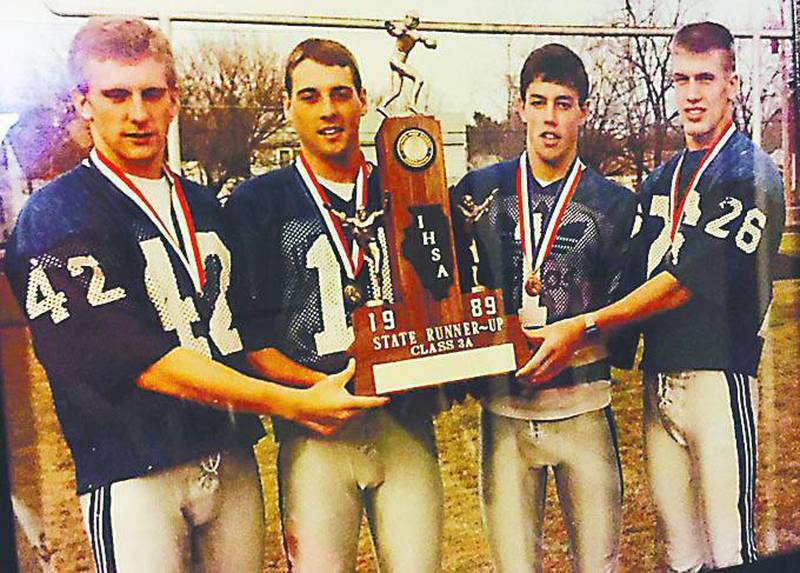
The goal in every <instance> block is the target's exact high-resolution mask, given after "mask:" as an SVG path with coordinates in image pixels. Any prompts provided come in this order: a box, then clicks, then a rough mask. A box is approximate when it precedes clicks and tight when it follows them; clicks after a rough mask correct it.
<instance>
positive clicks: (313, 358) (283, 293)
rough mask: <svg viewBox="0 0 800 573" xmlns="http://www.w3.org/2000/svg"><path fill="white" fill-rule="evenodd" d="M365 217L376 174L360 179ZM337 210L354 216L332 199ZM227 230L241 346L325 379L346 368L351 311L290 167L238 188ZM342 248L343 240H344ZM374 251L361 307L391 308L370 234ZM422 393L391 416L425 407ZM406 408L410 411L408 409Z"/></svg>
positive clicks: (342, 280) (375, 204)
mask: <svg viewBox="0 0 800 573" xmlns="http://www.w3.org/2000/svg"><path fill="white" fill-rule="evenodd" d="M367 187H368V191H367V210H369V211H377V210H380V209H382V208H383V207H382V205H381V199H380V189H379V186H378V176H377V170H374V171H373V173H372V174H371V175H370V177H369V180H368V185H367ZM328 196H329V199H330V201H331V203H334V204H333V206H334V208H336V209H337V210H339V211H342V212H348V213H350V214H352V213H354V211H355V210H354V205H353V204H349V205H348V204H344V202H341V201H339V200H338V198H337V197H336V196H335V194H333V193H328ZM225 212H226V215H227V219H228V224H229V225H230V227H231V229H232V230H233V229H235V237H236V239H235V243H236V244H237V247H236V253H235V257H236V258H237V260H240V261H245V264H244V265H243V266H242V267H241V268H242V269H243V270H244V271H245V272H244V273H243V275H244V276H243V277H242V278H241V280H239V281H238V284H239V286H240V287H241V288H242V291H241V292H238V293H237V296H236V297H235V298H236V300H237V307H236V308H235V309H234V312H235V314H236V316H237V321H238V323H239V324H240V331H241V332H242V335H243V339H244V342H245V346H246V347H247V348H248V349H252V350H256V349H259V348H263V347H266V346H270V347H273V348H276V349H278V350H280V351H281V352H282V353H284V354H285V355H286V356H288V357H289V358H291V359H292V360H294V361H295V362H297V363H299V364H302V365H303V366H307V367H309V368H311V369H313V370H317V371H320V372H325V373H333V372H337V371H339V370H342V369H343V368H344V367H345V366H346V365H347V360H348V358H347V357H348V354H347V350H348V349H349V348H350V346H351V345H352V343H353V341H354V340H355V332H354V330H353V325H352V318H351V309H349V308H348V306H347V301H346V299H345V296H344V293H343V288H344V286H345V285H346V284H347V283H348V280H349V279H348V277H347V274H346V271H345V269H344V266H343V263H342V261H340V259H339V258H338V256H337V254H336V251H335V248H334V245H333V243H332V241H331V238H330V236H329V235H328V231H327V229H326V226H325V224H324V222H323V220H322V217H321V215H320V213H319V210H318V208H317V205H316V204H315V202H314V200H313V198H312V196H311V193H310V191H309V190H308V189H307V187H306V186H305V184H304V182H303V180H302V178H301V177H300V174H299V172H298V170H297V168H296V167H295V166H293V165H292V166H289V167H286V168H284V169H279V170H276V171H273V172H271V173H267V174H265V175H261V176H259V177H256V178H254V179H251V180H249V181H246V182H244V183H242V184H241V185H240V186H239V187H238V188H237V189H236V190H234V192H233V194H232V195H231V198H230V199H229V200H228V202H227V203H226V205H225ZM347 238H348V245H349V244H350V237H349V236H348V237H347ZM376 241H377V245H378V248H379V251H380V256H379V257H378V261H377V262H375V263H373V262H372V261H371V260H369V258H367V257H365V260H364V264H363V265H362V267H361V270H360V272H359V273H358V275H357V276H356V277H355V282H356V283H357V284H358V286H359V288H360V289H361V292H362V293H364V300H385V301H389V302H392V301H393V296H394V295H393V291H392V285H391V274H390V270H389V260H388V257H387V240H386V234H385V230H384V228H383V225H382V224H381V225H379V226H378V228H377V229H376ZM428 396H429V393H428V392H426V391H418V392H411V393H409V394H407V395H403V396H398V397H396V398H394V399H393V400H392V402H391V404H390V409H392V410H393V411H397V412H400V411H407V410H408V409H410V408H414V409H419V408H422V409H423V411H424V410H425V409H426V408H427V406H429V405H431V404H428V402H429V401H432V399H430V400H429V397H428ZM412 404H413V406H412Z"/></svg>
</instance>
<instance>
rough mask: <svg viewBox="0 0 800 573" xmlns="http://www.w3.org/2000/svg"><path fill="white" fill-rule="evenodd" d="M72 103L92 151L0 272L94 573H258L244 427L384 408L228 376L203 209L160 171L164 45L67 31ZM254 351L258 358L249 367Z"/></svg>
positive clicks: (129, 33)
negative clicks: (21, 322) (65, 447)
mask: <svg viewBox="0 0 800 573" xmlns="http://www.w3.org/2000/svg"><path fill="white" fill-rule="evenodd" d="M69 67H70V72H71V75H72V77H73V80H74V86H75V88H74V93H73V101H74V104H75V106H76V109H77V111H78V113H79V114H80V115H81V116H82V117H83V118H84V119H85V120H86V121H88V123H89V127H90V130H91V134H92V139H93V143H94V148H93V149H92V151H91V153H90V156H89V157H88V158H87V160H86V161H84V162H83V163H82V164H80V165H79V166H77V167H76V168H74V169H73V170H72V171H70V172H68V173H66V174H64V175H63V176H61V177H60V178H58V179H57V180H55V181H54V182H53V183H51V184H49V185H47V186H46V187H44V188H43V189H42V190H40V191H38V192H37V193H36V194H34V196H33V197H31V199H30V200H29V201H28V203H27V205H26V206H25V208H24V210H23V211H22V213H21V214H20V217H19V220H18V222H17V225H16V228H15V231H14V233H13V235H12V237H11V239H10V241H9V244H8V252H7V258H6V264H7V266H6V269H7V273H8V277H9V280H10V282H11V285H12V287H13V289H14V293H15V295H16V297H17V299H18V300H19V302H20V304H21V305H22V307H23V309H24V310H25V312H26V314H27V317H28V319H29V322H30V328H31V331H32V335H33V344H34V349H35V351H36V355H37V357H38V358H39V359H40V360H41V362H42V364H43V365H44V367H45V370H46V371H47V375H48V377H49V380H50V384H51V387H52V391H53V399H54V402H55V407H56V411H57V413H58V417H59V420H60V423H61V426H62V429H63V432H64V435H65V437H66V440H67V443H68V444H69V447H70V449H71V451H72V455H73V458H74V461H75V469H76V477H77V490H78V494H79V495H80V505H81V509H82V511H83V514H84V521H85V525H86V528H87V531H88V533H89V538H90V541H91V545H92V553H93V557H94V560H95V562H96V567H97V570H98V571H104V572H105V571H120V572H125V571H128V572H134V571H136V572H138V571H148V572H159V571H163V572H165V573H166V572H176V571H189V570H195V569H199V570H203V571H252V572H257V571H258V572H260V571H261V568H262V563H261V562H262V552H263V534H264V532H263V519H264V511H263V502H262V497H261V488H260V482H259V477H258V471H257V467H256V463H255V459H254V457H253V452H252V448H251V446H252V444H253V443H254V442H255V441H256V440H258V439H259V438H260V437H261V436H262V434H263V429H262V426H261V423H260V421H259V419H258V417H257V416H255V415H253V414H240V413H236V412H238V411H246V412H252V413H258V414H275V415H280V416H284V417H286V418H289V419H292V420H294V421H296V422H298V423H301V424H304V425H306V426H308V427H310V428H313V429H315V430H319V431H323V432H326V433H330V432H332V431H333V430H335V429H336V428H337V427H338V426H340V425H341V424H342V423H344V421H345V420H346V419H347V418H349V417H351V416H352V415H353V414H354V413H355V412H356V411H357V409H360V408H363V407H367V406H375V405H382V404H383V401H380V400H374V399H372V400H367V399H363V398H355V397H353V396H351V395H350V394H349V393H347V392H346V390H344V384H345V383H346V382H347V380H348V379H349V378H350V377H351V375H352V371H353V370H352V367H351V368H350V370H347V371H344V372H341V373H338V374H336V375H333V376H331V377H329V378H326V379H325V380H324V381H322V382H320V383H319V384H317V385H316V386H314V387H313V388H311V389H308V390H299V389H292V388H287V387H286V386H284V385H278V384H274V383H271V382H266V381H264V380H259V379H256V378H252V377H249V376H245V375H243V374H240V373H238V372H237V371H236V370H234V369H233V368H232V366H234V365H236V364H237V362H239V357H242V358H243V354H244V353H243V352H242V350H243V345H242V341H241V337H240V335H239V332H238V330H237V328H236V324H235V322H234V321H233V318H232V315H231V310H230V306H229V297H228V288H229V286H230V280H231V256H230V251H229V249H228V247H227V246H226V234H225V231H224V229H223V226H222V218H221V212H220V210H219V207H218V205H217V203H216V200H215V198H214V197H213V195H211V194H210V192H209V191H208V190H206V189H204V188H202V187H200V186H198V185H196V184H194V183H192V182H190V181H188V180H186V179H183V178H181V177H177V176H175V175H174V174H173V173H172V172H171V171H170V170H169V169H168V168H167V167H166V165H165V164H164V149H165V145H166V136H167V130H168V128H169V124H170V122H171V121H172V119H173V118H174V117H175V114H176V113H177V111H178V91H177V85H176V75H175V66H174V61H173V57H172V53H171V50H170V47H169V44H168V42H167V40H166V38H165V37H164V36H163V35H162V34H161V33H160V32H158V31H156V30H154V29H152V28H150V27H149V26H148V25H147V24H145V23H144V22H143V21H141V20H134V19H91V20H89V22H88V23H87V24H86V25H85V26H84V27H83V28H81V29H80V30H79V31H78V33H77V34H76V36H75V38H74V40H73V42H72V45H71V48H70V51H69ZM256 354H257V353H256Z"/></svg>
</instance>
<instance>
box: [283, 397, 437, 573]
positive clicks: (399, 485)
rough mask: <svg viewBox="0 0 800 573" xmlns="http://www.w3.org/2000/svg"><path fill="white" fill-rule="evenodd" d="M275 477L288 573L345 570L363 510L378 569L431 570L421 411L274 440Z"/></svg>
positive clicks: (428, 446) (430, 490)
mask: <svg viewBox="0 0 800 573" xmlns="http://www.w3.org/2000/svg"><path fill="white" fill-rule="evenodd" d="M278 484H279V489H280V502H281V519H282V522H283V537H284V545H285V549H286V554H287V559H288V561H289V565H290V568H291V571H293V572H295V573H346V572H351V571H354V570H355V563H356V556H357V552H358V533H359V527H360V525H361V516H362V512H366V516H367V521H368V523H369V528H370V531H371V533H372V540H373V546H374V548H375V554H376V556H377V561H378V566H379V567H380V571H381V573H435V572H436V571H439V569H440V567H441V564H440V562H441V543H442V521H443V518H442V515H443V510H442V482H441V476H440V475H439V463H438V458H437V453H436V441H435V439H434V434H433V425H432V423H431V420H430V418H428V417H419V418H412V419H404V421H403V422H400V421H398V419H397V418H395V417H394V416H392V415H391V414H389V413H388V412H386V411H385V410H374V411H369V412H365V413H364V414H362V415H360V416H359V417H358V418H356V419H355V420H353V421H352V422H350V423H349V424H348V426H347V427H345V428H344V429H343V430H341V431H340V432H339V433H337V434H336V435H334V436H333V437H330V438H323V437H318V436H316V435H309V434H305V433H304V434H294V435H290V436H285V437H281V439H280V445H279V452H278Z"/></svg>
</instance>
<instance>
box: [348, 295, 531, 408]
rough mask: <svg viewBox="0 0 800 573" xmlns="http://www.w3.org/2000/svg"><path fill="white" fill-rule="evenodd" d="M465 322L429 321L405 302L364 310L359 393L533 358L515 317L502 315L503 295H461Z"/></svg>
mask: <svg viewBox="0 0 800 573" xmlns="http://www.w3.org/2000/svg"><path fill="white" fill-rule="evenodd" d="M461 307H462V308H463V309H465V311H466V312H464V316H465V317H466V318H464V319H463V320H455V321H453V320H452V319H451V320H450V321H447V322H441V321H436V320H429V319H428V320H426V318H425V317H423V316H421V315H419V314H418V313H414V312H409V311H408V309H407V308H405V305H403V304H392V305H390V304H379V305H370V306H365V307H362V308H359V309H358V310H357V311H356V312H355V313H354V314H353V326H354V328H355V331H356V341H355V345H354V347H353V348H352V349H351V350H352V354H353V355H354V356H355V357H356V362H357V365H356V375H355V393H356V394H359V395H376V394H380V395H383V394H394V393H399V392H408V391H410V390H415V389H418V388H424V387H428V386H437V385H440V384H448V383H451V382H459V381H463V380H469V379H473V378H479V377H482V376H491V375H496V374H503V373H506V372H513V371H514V370H516V369H517V367H518V365H520V364H522V361H523V360H525V359H526V358H527V357H528V356H529V355H530V350H529V349H528V344H527V340H526V338H525V335H524V334H523V332H522V328H521V327H520V325H519V319H518V318H517V317H516V316H515V315H512V316H506V315H504V314H503V300H502V293H501V292H499V291H487V290H483V291H481V292H476V293H470V294H465V295H462V299H461Z"/></svg>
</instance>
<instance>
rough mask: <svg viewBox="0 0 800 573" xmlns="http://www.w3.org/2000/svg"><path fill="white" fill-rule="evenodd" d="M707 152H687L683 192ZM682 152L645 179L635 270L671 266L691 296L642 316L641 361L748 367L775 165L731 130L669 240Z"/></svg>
mask: <svg viewBox="0 0 800 573" xmlns="http://www.w3.org/2000/svg"><path fill="white" fill-rule="evenodd" d="M704 153H705V152H704V151H695V152H689V153H687V154H686V158H685V160H684V163H683V167H682V169H681V173H680V174H679V175H680V184H679V189H680V190H681V193H683V192H684V191H685V189H686V187H687V185H688V181H689V180H690V179H691V176H692V174H693V173H694V172H695V171H696V169H697V165H698V164H699V163H700V160H701V158H702V156H703V154H704ZM680 156H681V154H677V155H676V156H675V157H672V158H671V159H670V160H669V161H667V163H665V164H664V165H663V166H661V167H660V168H658V169H657V170H655V171H654V172H653V173H652V174H651V175H650V177H648V178H647V180H646V181H645V182H644V184H643V186H642V190H641V192H640V201H641V215H642V222H641V229H640V231H639V233H638V236H637V237H636V241H637V243H638V246H637V249H638V255H637V258H638V274H639V277H640V281H643V280H645V279H646V278H649V277H652V276H655V275H657V274H658V273H660V272H662V271H667V272H669V273H671V274H672V275H673V276H674V277H675V278H677V279H678V281H680V283H681V284H682V285H683V286H685V287H686V288H688V289H689V290H690V291H691V293H692V298H691V300H690V301H689V302H688V303H687V304H685V305H684V306H682V307H680V308H678V309H675V310H672V311H669V312H666V313H663V314H660V315H657V316H655V317H653V318H651V319H650V320H648V321H647V322H646V323H645V324H644V340H645V350H644V357H643V362H642V367H643V368H644V369H646V370H650V371H675V370H701V369H710V370H732V371H735V372H741V373H745V374H750V375H754V374H755V372H756V369H757V368H758V362H759V358H760V353H761V346H762V341H761V338H760V337H759V330H760V328H761V324H762V322H763V320H764V316H765V314H766V311H767V308H768V306H769V302H770V299H771V296H772V278H771V268H772V266H773V261H774V259H775V256H776V254H777V252H778V247H779V245H780V240H781V234H782V232H783V226H784V221H785V210H784V204H783V184H782V181H781V176H780V173H779V172H778V170H777V169H776V168H775V166H774V164H773V163H772V161H771V160H770V159H769V157H768V156H767V154H766V153H764V152H763V151H762V150H761V149H760V148H758V147H757V146H756V145H755V144H754V143H753V142H752V141H750V140H749V139H748V138H747V137H745V136H744V135H742V134H741V133H738V132H737V133H734V134H733V135H732V137H731V138H730V140H729V141H728V142H727V143H726V144H725V146H724V147H723V148H722V150H721V151H720V153H719V155H718V156H717V157H716V158H715V159H714V160H713V161H712V162H711V163H710V164H709V165H708V168H707V169H706V171H705V172H704V174H703V175H702V176H701V178H700V180H699V182H698V185H697V187H696V190H694V191H691V192H689V194H688V195H687V197H686V203H685V205H686V206H685V209H684V215H683V218H682V219H681V224H680V226H679V228H678V231H677V233H676V235H675V240H674V241H670V236H669V225H668V221H669V219H670V206H669V205H670V204H669V193H670V187H671V182H672V177H673V174H674V173H675V169H676V167H677V165H678V161H679V159H680ZM671 245H672V246H671Z"/></svg>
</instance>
